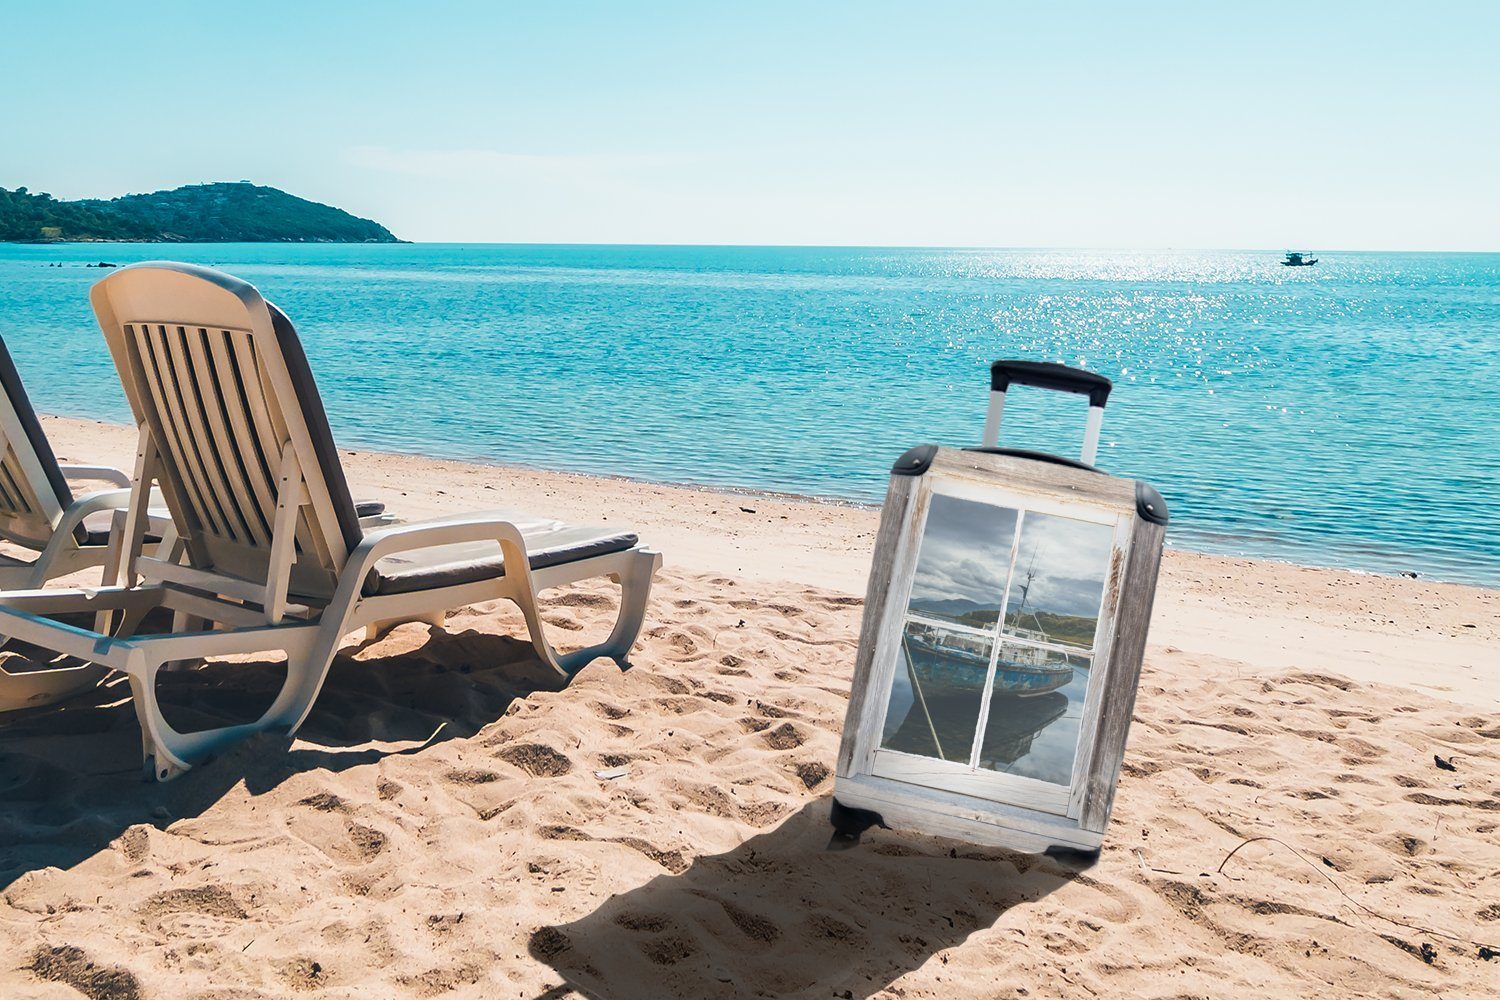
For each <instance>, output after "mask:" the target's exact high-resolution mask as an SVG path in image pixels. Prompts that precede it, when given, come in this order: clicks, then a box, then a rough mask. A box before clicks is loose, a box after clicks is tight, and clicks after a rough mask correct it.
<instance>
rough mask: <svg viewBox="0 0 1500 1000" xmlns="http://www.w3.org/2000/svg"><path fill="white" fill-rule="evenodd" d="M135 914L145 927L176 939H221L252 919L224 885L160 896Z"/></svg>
mask: <svg viewBox="0 0 1500 1000" xmlns="http://www.w3.org/2000/svg"><path fill="white" fill-rule="evenodd" d="M136 914H137V915H138V916H139V917H140V918H141V923H142V924H143V925H144V926H145V927H147V928H149V929H151V930H153V931H155V932H156V933H158V934H160V935H162V936H163V937H170V938H173V939H180V938H187V939H203V938H216V937H222V936H223V935H225V934H228V933H230V932H231V931H232V930H233V929H234V928H235V926H236V925H237V924H238V923H239V922H240V921H242V920H244V919H246V918H247V917H248V916H249V914H247V913H246V912H245V908H244V907H242V906H241V905H240V904H239V902H238V901H237V900H236V899H235V898H234V895H233V894H232V893H230V891H229V890H228V889H226V888H224V887H223V886H221V885H200V886H193V887H190V888H182V889H168V890H167V891H165V892H158V893H157V894H156V895H154V896H152V897H151V898H149V899H147V900H146V901H145V902H144V903H142V904H141V905H140V906H139V907H137V908H136Z"/></svg>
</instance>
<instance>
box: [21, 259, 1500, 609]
mask: <svg viewBox="0 0 1500 1000" xmlns="http://www.w3.org/2000/svg"><path fill="white" fill-rule="evenodd" d="M1317 256H1318V257H1319V261H1318V263H1317V265H1316V266H1313V267H1303V268H1290V267H1283V266H1281V264H1280V260H1281V254H1280V253H1279V252H1262V251H1171V250H1167V251H1118V250H978V249H925V248H823V247H709V246H553V245H541V246H528V245H508V244H506V245H497V244H489V245H485V244H473V245H470V244H462V245H459V244H453V245H445V244H400V245H318V244H199V245H184V244H170V245H163V244H142V245H135V244H71V245H18V244H0V336H3V337H4V339H5V343H6V344H7V346H8V347H9V349H10V351H11V354H12V355H13V356H14V358H15V360H16V364H17V366H18V367H19V368H20V371H21V374H22V377H23V379H24V380H25V382H26V385H27V388H28V391H29V392H30V394H31V397H32V400H33V403H34V405H35V406H36V408H37V409H38V410H39V411H41V412H44V413H53V414H60V415H66V416H72V417H85V418H97V419H101V420H109V421H118V422H127V421H128V416H129V415H128V411H127V408H126V404H125V400H124V397H123V395H122V394H121V391H120V387H119V385H118V382H117V380H116V377H115V374H114V371H113V369H112V367H111V365H110V362H109V358H108V354H107V352H106V351H105V349H104V344H103V341H102V338H101V336H100V334H99V330H98V327H97V326H96V325H95V323H94V320H93V317H92V313H91V312H90V309H89V304H88V289H89V286H90V285H91V284H93V283H94V282H95V281H97V280H98V279H99V278H101V277H102V276H103V275H104V274H106V273H108V272H107V271H104V270H100V269H97V268H95V267H90V266H88V265H91V264H97V263H100V262H106V263H113V264H120V265H123V264H127V263H130V262H132V261H139V260H151V259H160V258H171V259H175V260H183V261H190V262H193V263H198V264H205V265H209V266H212V267H217V268H221V269H223V270H226V271H229V272H231V273H233V274H236V275H238V276H240V277H242V278H244V279H246V280H248V281H250V282H252V283H254V284H255V285H256V286H258V287H259V288H260V290H261V292H262V293H263V294H264V295H265V296H266V297H267V298H268V299H270V300H272V301H273V302H276V303H277V304H278V305H280V306H281V307H282V308H283V309H284V310H285V311H286V312H287V313H288V314H289V315H290V316H291V317H292V319H293V321H294V322H295V323H296V325H297V327H298V330H299V331H300V332H301V334H302V337H303V340H304V342H305V345H306V348H307V353H308V356H309V358H310V359H311V363H312V366H313V370H314V372H315V373H316V375H317V380H318V384H319V387H320V388H321V390H322V393H323V396H324V399H325V402H326V405H327V408H328V412H329V416H330V420H331V422H332V424H333V428H334V433H335V436H336V437H337V439H338V441H339V443H340V444H341V445H344V446H346V447H351V448H365V449H379V450H383V451H394V452H408V453H418V454H423V455H434V456H442V457H448V458H457V459H467V460H473V461H479V462H486V463H495V464H499V465H519V466H529V467H537V468H544V469H565V470H570V471H576V472H585V473H598V474H607V475H614V476H626V477H631V478H636V479H643V480H651V481H659V482H666V483H683V484H694V485H702V486H709V487H717V488H729V489H736V490H747V491H774V492H778V493H789V494H799V495H805V496H810V497H819V498H825V499H829V500H834V501H841V502H849V503H859V504H878V503H879V502H880V499H881V497H882V496H883V495H884V491H885V488H886V483H887V477H888V471H889V469H890V465H891V463H892V461H893V460H894V459H895V458H896V457H897V456H898V455H899V454H901V452H902V451H904V450H905V449H907V448H909V447H911V446H912V445H915V444H920V443H926V442H935V443H939V444H945V445H952V446H962V445H969V444H977V443H979V438H980V434H981V430H982V428H983V423H984V413H985V406H986V402H987V395H988V374H987V369H988V365H989V363H990V362H991V361H994V360H995V359H997V358H1030V359H1035V360H1044V361H1061V362H1064V363H1067V364H1070V365H1076V366H1080V367H1084V368H1088V369H1091V370H1094V371H1098V372H1102V373H1103V374H1105V375H1108V376H1109V377H1110V378H1111V379H1113V380H1114V382H1115V391H1114V394H1113V396H1111V398H1110V401H1109V406H1108V409H1107V411H1106V415H1105V422H1104V433H1103V437H1102V439H1101V446H1100V451H1099V461H1098V464H1099V465H1100V466H1101V467H1102V468H1104V469H1106V470H1107V471H1109V472H1112V473H1114V474H1116V475H1122V476H1131V477H1135V478H1140V479H1146V480H1149V481H1150V482H1152V483H1154V484H1155V485H1156V486H1157V487H1158V489H1160V490H1161V492H1162V494H1163V495H1164V496H1165V497H1166V499H1167V502H1168V504H1169V506H1170V508H1171V513H1172V521H1171V527H1170V529H1169V532H1168V543H1169V544H1170V545H1173V546H1175V547H1179V548H1185V549H1193V550H1198V551H1203V552H1213V553H1223V554H1232V555H1247V556H1257V557H1266V558H1272V559H1279V560H1286V561H1290V562H1296V563H1302V564H1307V565H1318V566H1332V567H1339V568H1350V569H1357V570H1365V571H1370V572H1376V573H1407V574H1410V573H1416V574H1420V575H1421V576H1422V577H1429V578H1434V579H1439V580H1450V581H1457V582H1465V583H1474V584H1481V585H1485V586H1490V587H1497V586H1500V254H1447V253H1355V252H1347V253H1345V252H1333V251H1326V252H1319V253H1318V254H1317ZM1085 411H1086V404H1085V403H1084V402H1083V400H1082V399H1081V397H1074V396H1065V395H1059V394H1055V393H1048V392H1044V391H1041V390H1034V389H1029V390H1028V389H1019V390H1017V391H1014V392H1012V393H1011V394H1010V397H1009V398H1008V402H1007V406H1006V419H1005V426H1004V430H1003V433H1002V444H1005V445H1010V446H1015V447H1027V448H1040V449H1044V450H1049V451H1055V452H1058V453H1060V454H1076V453H1077V452H1078V450H1079V448H1080V445H1081V442H1082V436H1083V433H1082V431H1083V423H1084V416H1085ZM496 475H497V476H504V475H506V473H505V472H504V471H503V470H497V472H496Z"/></svg>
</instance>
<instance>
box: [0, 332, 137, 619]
mask: <svg viewBox="0 0 1500 1000" xmlns="http://www.w3.org/2000/svg"><path fill="white" fill-rule="evenodd" d="M69 480H72V482H73V483H83V482H97V483H110V484H112V485H113V487H114V488H113V489H105V490H98V491H96V492H92V493H87V494H84V495H83V496H80V497H75V496H74V495H73V487H72V485H71V484H70V483H69ZM129 486H130V477H129V476H128V475H126V474H125V473H124V472H122V471H121V470H119V469H112V468H109V467H107V466H93V465H59V464H58V462H57V457H56V456H55V455H54V454H53V451H52V445H51V444H49V443H48V441H47V435H46V434H45V433H44V432H43V431H42V425H41V421H39V420H38V419H37V416H36V411H35V410H33V409H32V407H31V399H30V397H28V396H27V395H26V387H25V386H24V385H23V384H22V382H21V376H20V373H19V372H17V371H16V365H15V362H14V361H12V360H11V356H10V351H9V350H8V349H7V348H6V346H5V341H4V340H0V539H4V540H5V541H7V542H10V543H12V544H13V545H15V546H18V547H20V548H21V549H24V550H27V553H28V554H30V553H35V558H30V559H28V558H27V557H26V556H22V555H20V554H17V555H14V556H12V555H0V591H3V590H32V589H35V588H37V587H40V586H42V585H43V584H45V583H46V582H47V581H49V580H55V579H57V578H58V577H60V576H67V575H68V574H70V573H76V572H79V571H80V570H86V569H92V568H94V567H102V566H103V565H104V564H105V561H106V557H107V556H108V552H109V529H110V523H111V513H112V512H113V511H115V510H123V509H124V508H125V506H126V505H127V504H128V503H129V502H130V490H129Z"/></svg>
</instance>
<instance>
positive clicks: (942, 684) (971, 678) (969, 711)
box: [880, 622, 994, 764]
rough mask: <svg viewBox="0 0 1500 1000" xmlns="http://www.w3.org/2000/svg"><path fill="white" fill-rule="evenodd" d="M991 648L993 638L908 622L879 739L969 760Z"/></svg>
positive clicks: (891, 745)
mask: <svg viewBox="0 0 1500 1000" xmlns="http://www.w3.org/2000/svg"><path fill="white" fill-rule="evenodd" d="M993 648H994V641H993V640H991V639H986V638H983V637H980V636H976V635H971V634H969V633H966V632H958V631H954V630H950V629H945V628H942V627H940V626H932V625H925V624H922V623H921V622H907V624H906V628H905V630H904V631H903V632H902V635H901V658H900V660H898V661H897V663H896V674H895V680H894V681H893V682H892V684H891V697H890V701H889V702H887V704H886V713H885V731H884V732H883V733H882V734H881V739H880V745H881V746H882V747H883V748H885V749H887V750H899V751H901V752H902V753H910V754H919V755H921V756H923V757H936V758H938V759H940V760H950V761H955V762H957V763H960V764H968V763H969V755H970V753H971V752H972V751H973V749H974V733H975V732H976V730H977V729H978V728H979V708H980V703H981V701H982V700H983V696H984V680H985V676H986V674H987V673H988V672H989V665H990V651H991V650H992V649H993Z"/></svg>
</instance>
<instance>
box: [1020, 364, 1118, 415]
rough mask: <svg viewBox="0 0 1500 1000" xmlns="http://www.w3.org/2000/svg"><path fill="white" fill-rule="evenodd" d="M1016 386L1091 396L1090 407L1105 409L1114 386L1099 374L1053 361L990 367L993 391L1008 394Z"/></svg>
mask: <svg viewBox="0 0 1500 1000" xmlns="http://www.w3.org/2000/svg"><path fill="white" fill-rule="evenodd" d="M1013 385H1031V386H1035V387H1037V388H1038V389H1051V390H1053V391H1055V392H1071V393H1073V394H1075V395H1078V396H1087V397H1088V398H1089V405H1090V406H1100V407H1102V406H1103V405H1104V404H1105V402H1106V401H1107V400H1108V399H1109V391H1110V390H1111V389H1113V388H1114V387H1115V386H1114V383H1113V382H1111V381H1110V380H1109V379H1107V378H1105V377H1104V376H1103V375H1100V374H1099V373H1098V372H1089V371H1084V370H1083V369H1082V368H1069V367H1068V366H1067V365H1060V364H1056V363H1055V362H1052V361H1006V360H1001V361H996V362H995V363H994V364H992V365H990V391H991V392H1005V391H1006V390H1008V389H1009V388H1010V387H1011V386H1013Z"/></svg>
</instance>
